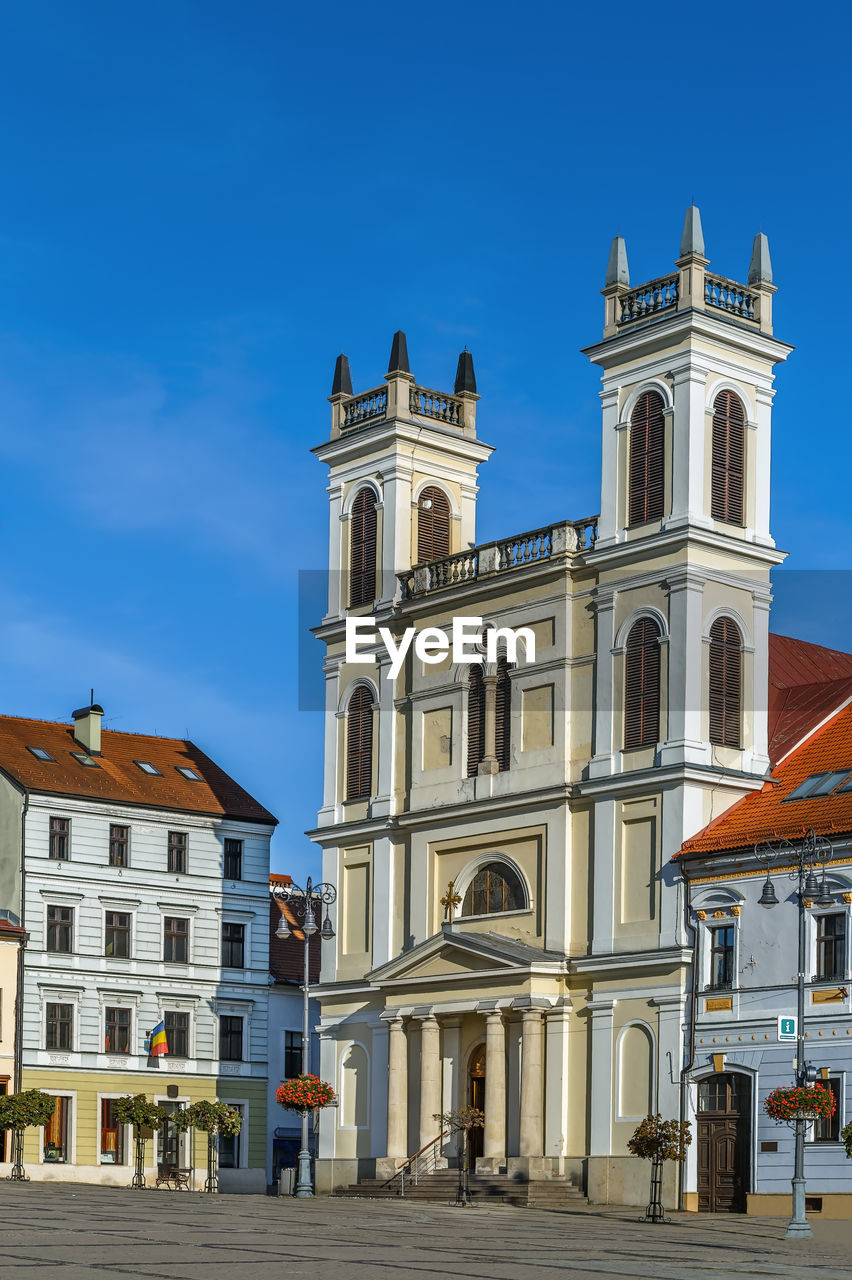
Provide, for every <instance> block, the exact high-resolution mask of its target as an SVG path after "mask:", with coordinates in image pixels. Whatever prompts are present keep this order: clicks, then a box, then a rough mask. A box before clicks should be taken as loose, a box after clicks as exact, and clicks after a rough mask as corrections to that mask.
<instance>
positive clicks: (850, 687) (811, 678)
mask: <svg viewBox="0 0 852 1280" xmlns="http://www.w3.org/2000/svg"><path fill="white" fill-rule="evenodd" d="M850 695H852V654H849V653H841V652H840V651H839V650H838V649H826V648H824V647H823V646H822V645H818V644H809V643H808V642H807V641H806V640H793V639H791V638H790V637H789V636H776V635H770V637H769V759H770V762H771V763H772V764H773V765H775V764H777V762H778V761H779V760H781V759H783V757H784V756H785V755H786V754H787V752H788V751H790V750H791V748H793V747H794V746H795V745H796V743H797V742H800V741H801V739H802V738H803V737H804V736H805V734H806V733H809V732H810V731H811V730H812V729H813V728H814V726H815V725H818V724H819V723H820V721H822V720H824V719H825V717H826V716H827V715H829V714H830V713H831V712H832V711H834V710H835V708H836V707H839V706H840V704H841V703H842V702H844V701H845V699H846V698H848V697H850Z"/></svg>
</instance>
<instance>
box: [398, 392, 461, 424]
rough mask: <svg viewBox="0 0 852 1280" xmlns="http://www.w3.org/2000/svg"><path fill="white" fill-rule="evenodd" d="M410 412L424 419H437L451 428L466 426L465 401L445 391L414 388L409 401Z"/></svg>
mask: <svg viewBox="0 0 852 1280" xmlns="http://www.w3.org/2000/svg"><path fill="white" fill-rule="evenodd" d="M408 408H409V412H411V413H416V414H418V415H419V416H420V417H422V418H437V419H438V421H439V422H446V423H447V424H448V426H451V427H463V426H464V401H463V400H462V399H461V398H460V397H459V396H451V395H449V394H448V393H447V392H445V391H431V390H430V389H429V388H428V387H417V386H415V387H412V388H411V392H410V394H409V400H408Z"/></svg>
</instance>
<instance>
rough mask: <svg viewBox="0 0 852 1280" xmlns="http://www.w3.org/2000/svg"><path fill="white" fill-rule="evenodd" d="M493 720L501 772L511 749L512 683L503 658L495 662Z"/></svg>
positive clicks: (506, 766)
mask: <svg viewBox="0 0 852 1280" xmlns="http://www.w3.org/2000/svg"><path fill="white" fill-rule="evenodd" d="M495 720H496V723H495V726H494V730H495V732H494V741H495V748H494V750H495V754H496V756H497V764H498V766H499V768H500V770H501V772H502V771H503V770H504V769H508V768H509V765H510V763H511V749H512V684H511V681H510V680H509V664H508V662H507V661H506V659H505V658H500V659H498V662H497V699H496V707H495Z"/></svg>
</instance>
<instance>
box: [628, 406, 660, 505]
mask: <svg viewBox="0 0 852 1280" xmlns="http://www.w3.org/2000/svg"><path fill="white" fill-rule="evenodd" d="M665 408H666V406H665V403H664V402H663V397H662V396H661V395H660V394H659V392H657V391H646V392H645V394H644V395H642V396H640V397H639V399H638V401H637V402H636V407H635V409H634V410H633V413H632V414H631V416H630V481H629V499H628V521H629V523H630V524H644V523H645V522H646V521H647V520H661V519H662V518H663V506H664V502H665V423H666V419H665Z"/></svg>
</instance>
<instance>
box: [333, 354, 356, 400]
mask: <svg viewBox="0 0 852 1280" xmlns="http://www.w3.org/2000/svg"><path fill="white" fill-rule="evenodd" d="M331 394H332V395H333V396H351V395H352V374H351V373H350V372H349V361H348V359H347V357H346V356H345V355H344V354H343V352H342V351H341V353H340V355H339V356H338V357H337V360H336V361H335V365H334V378H333V379H332V383H331Z"/></svg>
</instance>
